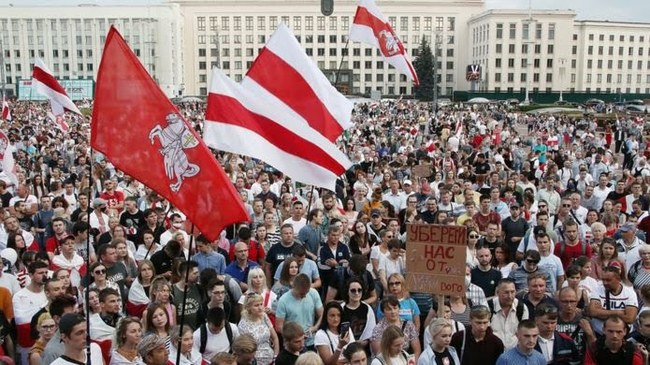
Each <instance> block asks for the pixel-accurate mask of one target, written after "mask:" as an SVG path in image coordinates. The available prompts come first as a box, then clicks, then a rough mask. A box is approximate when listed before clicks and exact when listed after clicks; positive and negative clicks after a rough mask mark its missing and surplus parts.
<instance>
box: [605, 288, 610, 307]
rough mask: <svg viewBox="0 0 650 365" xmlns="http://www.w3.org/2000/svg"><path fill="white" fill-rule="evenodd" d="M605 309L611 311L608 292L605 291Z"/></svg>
mask: <svg viewBox="0 0 650 365" xmlns="http://www.w3.org/2000/svg"><path fill="white" fill-rule="evenodd" d="M605 309H607V310H611V309H610V305H609V290H607V289H605Z"/></svg>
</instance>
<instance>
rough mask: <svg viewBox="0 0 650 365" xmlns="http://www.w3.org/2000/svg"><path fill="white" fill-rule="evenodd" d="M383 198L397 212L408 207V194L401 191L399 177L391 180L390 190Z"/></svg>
mask: <svg viewBox="0 0 650 365" xmlns="http://www.w3.org/2000/svg"><path fill="white" fill-rule="evenodd" d="M383 200H386V201H388V202H389V203H390V204H391V205H392V206H393V208H395V211H396V212H399V211H400V210H402V209H404V208H406V195H405V194H404V193H403V192H401V191H399V181H397V179H392V180H391V181H390V191H389V192H388V193H386V194H384V196H383Z"/></svg>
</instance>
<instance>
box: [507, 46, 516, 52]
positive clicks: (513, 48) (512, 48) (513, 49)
mask: <svg viewBox="0 0 650 365" xmlns="http://www.w3.org/2000/svg"><path fill="white" fill-rule="evenodd" d="M508 53H510V54H513V53H515V45H514V44H509V45H508Z"/></svg>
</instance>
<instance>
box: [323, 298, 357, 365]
mask: <svg viewBox="0 0 650 365" xmlns="http://www.w3.org/2000/svg"><path fill="white" fill-rule="evenodd" d="M342 316H343V309H341V305H340V304H339V303H338V302H334V301H332V302H329V303H327V304H326V305H325V309H324V310H323V319H322V320H321V322H320V326H319V330H318V331H317V332H316V335H315V336H314V346H315V347H316V351H317V352H318V355H319V356H320V358H321V359H322V360H323V363H324V364H325V365H336V364H337V363H338V362H339V360H343V359H344V358H343V350H344V349H345V346H346V345H347V344H348V343H351V342H354V335H353V334H352V331H351V329H350V322H346V323H347V325H346V326H342V322H341V317H342ZM342 331H345V332H342Z"/></svg>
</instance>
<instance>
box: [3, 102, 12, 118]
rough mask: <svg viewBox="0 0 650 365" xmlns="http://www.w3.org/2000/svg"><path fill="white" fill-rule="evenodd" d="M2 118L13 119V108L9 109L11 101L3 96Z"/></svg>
mask: <svg viewBox="0 0 650 365" xmlns="http://www.w3.org/2000/svg"><path fill="white" fill-rule="evenodd" d="M2 120H11V110H9V103H8V102H7V100H5V97H4V96H3V97H2Z"/></svg>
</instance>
